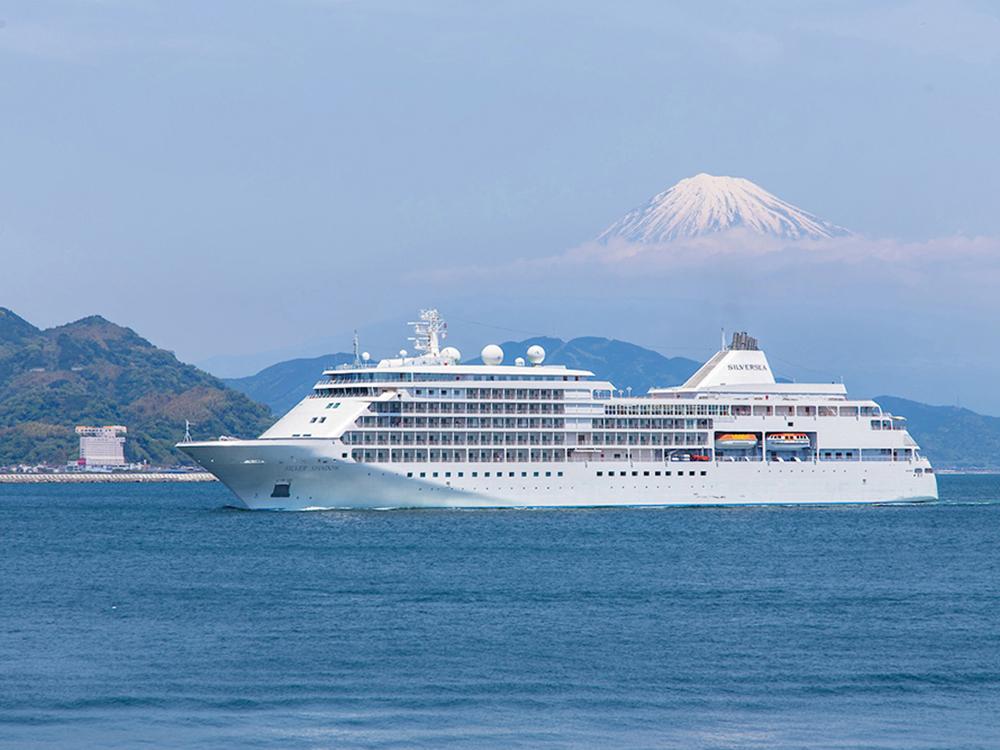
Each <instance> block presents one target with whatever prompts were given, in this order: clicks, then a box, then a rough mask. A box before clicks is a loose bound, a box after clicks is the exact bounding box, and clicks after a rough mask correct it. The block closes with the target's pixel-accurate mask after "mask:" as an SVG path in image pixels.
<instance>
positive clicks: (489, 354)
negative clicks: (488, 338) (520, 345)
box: [479, 344, 503, 365]
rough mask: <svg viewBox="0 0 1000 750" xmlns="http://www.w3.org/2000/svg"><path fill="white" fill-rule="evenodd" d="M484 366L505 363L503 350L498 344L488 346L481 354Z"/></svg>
mask: <svg viewBox="0 0 1000 750" xmlns="http://www.w3.org/2000/svg"><path fill="white" fill-rule="evenodd" d="M479 356H480V357H482V359H483V364H484V365H498V364H500V363H501V362H503V349H501V348H500V347H499V346H497V345H496V344H487V345H486V346H484V347H483V350H482V351H481V352H480V353H479Z"/></svg>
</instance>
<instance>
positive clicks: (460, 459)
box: [351, 448, 566, 464]
mask: <svg viewBox="0 0 1000 750" xmlns="http://www.w3.org/2000/svg"><path fill="white" fill-rule="evenodd" d="M351 458H353V459H354V460H355V461H357V462H359V463H405V464H409V463H418V464H422V463H459V464H462V463H470V464H475V463H484V464H485V463H565V462H566V451H565V450H556V449H532V450H530V451H529V450H521V449H507V450H503V449H501V450H496V449H493V450H470V451H465V450H449V449H447V448H442V449H430V450H421V449H416V450H408V449H405V448H404V449H399V448H393V449H392V450H387V449H384V448H379V449H367V448H366V449H364V450H360V449H357V448H355V449H354V450H352V451H351Z"/></svg>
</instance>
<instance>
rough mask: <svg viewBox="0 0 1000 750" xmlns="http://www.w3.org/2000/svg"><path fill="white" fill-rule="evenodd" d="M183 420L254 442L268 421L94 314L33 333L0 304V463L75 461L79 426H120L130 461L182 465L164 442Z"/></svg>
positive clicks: (175, 436)
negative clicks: (75, 428)
mask: <svg viewBox="0 0 1000 750" xmlns="http://www.w3.org/2000/svg"><path fill="white" fill-rule="evenodd" d="M185 419H189V420H191V422H193V423H194V425H195V426H194V428H193V430H192V432H193V434H194V435H195V436H196V437H206V438H207V437H215V436H218V435H220V434H229V435H238V436H255V435H257V434H259V433H260V432H261V431H263V430H264V429H265V428H266V427H267V424H268V423H269V421H270V420H269V415H268V411H267V409H266V407H264V406H262V405H260V404H257V403H255V402H254V401H252V400H250V399H249V398H248V397H246V396H245V395H243V394H242V393H239V392H237V391H234V390H232V389H231V388H228V387H227V386H226V385H225V384H224V383H222V381H220V380H219V379H217V378H215V377H213V376H212V375H209V374H208V373H206V372H203V371H201V370H199V369H198V368H196V367H193V366H192V365H188V364H184V363H183V362H180V361H178V359H177V358H176V357H175V356H174V355H173V354H172V353H170V352H168V351H165V350H163V349H159V348H157V347H156V346H153V344H151V343H150V342H148V341H146V340H145V339H144V338H142V337H141V336H139V335H138V334H136V333H135V332H134V331H132V330H131V329H129V328H123V327H122V326H118V325H115V324H114V323H111V322H109V321H107V320H105V319H104V318H101V317H98V316H93V317H89V318H84V319H82V320H78V321H76V322H74V323H69V324H67V325H63V326H58V327H56V328H49V329H47V330H41V329H39V328H36V327H35V326H33V325H31V324H30V323H28V322H27V321H25V320H24V319H22V318H20V317H18V316H17V315H15V314H14V313H13V312H11V311H10V310H7V309H5V308H0V465H2V464H14V463H22V462H24V463H36V462H64V461H67V460H73V459H75V458H76V456H77V445H78V440H77V437H76V435H75V434H74V433H73V428H74V427H75V426H76V425H79V424H97V425H102V424H123V425H125V426H126V427H128V431H129V432H128V440H127V441H126V443H125V446H126V456H127V457H128V458H129V459H131V460H148V461H150V462H153V463H163V464H172V463H176V462H182V461H186V457H185V456H184V455H183V454H182V453H180V452H179V451H177V450H175V449H174V447H173V445H174V443H175V442H177V441H178V440H180V438H181V437H182V436H183V435H184V420H185Z"/></svg>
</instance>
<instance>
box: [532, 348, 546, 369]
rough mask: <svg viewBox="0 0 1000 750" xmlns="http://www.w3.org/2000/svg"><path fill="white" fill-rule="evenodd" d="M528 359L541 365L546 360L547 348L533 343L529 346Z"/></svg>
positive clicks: (534, 363)
mask: <svg viewBox="0 0 1000 750" xmlns="http://www.w3.org/2000/svg"><path fill="white" fill-rule="evenodd" d="M528 361H529V362H531V364H533V365H540V364H542V362H544V361H545V349H543V348H542V347H540V346H539V345H538V344H532V345H531V346H529V347H528Z"/></svg>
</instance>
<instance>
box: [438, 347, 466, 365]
mask: <svg viewBox="0 0 1000 750" xmlns="http://www.w3.org/2000/svg"><path fill="white" fill-rule="evenodd" d="M441 356H442V357H444V358H445V359H446V360H448V361H449V362H450V363H451V364H455V363H456V362H458V361H459V360H461V359H462V352H460V351H459V350H458V349H456V348H455V347H453V346H446V347H445V348H444V349H442V350H441Z"/></svg>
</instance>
